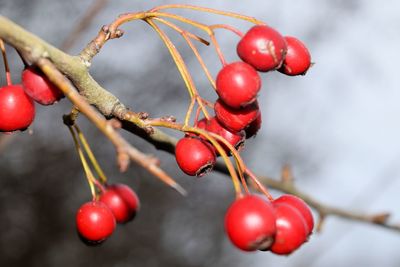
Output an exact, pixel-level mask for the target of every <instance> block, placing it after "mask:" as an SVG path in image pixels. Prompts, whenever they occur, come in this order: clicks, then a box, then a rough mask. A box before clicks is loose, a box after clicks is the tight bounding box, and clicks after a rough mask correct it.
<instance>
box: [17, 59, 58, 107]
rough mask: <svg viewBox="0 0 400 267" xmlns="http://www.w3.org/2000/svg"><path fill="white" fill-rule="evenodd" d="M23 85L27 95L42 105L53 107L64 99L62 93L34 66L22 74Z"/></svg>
mask: <svg viewBox="0 0 400 267" xmlns="http://www.w3.org/2000/svg"><path fill="white" fill-rule="evenodd" d="M22 84H23V85H24V88H25V91H26V93H27V94H28V95H29V96H30V97H32V98H33V100H35V101H36V102H38V103H39V104H41V105H45V106H46V105H52V104H54V103H55V102H56V101H58V100H60V99H61V98H63V97H64V94H63V93H62V91H60V90H59V89H58V88H57V87H56V86H55V85H54V84H53V83H52V82H50V81H49V79H48V78H47V77H46V76H45V75H44V74H43V73H42V71H41V70H40V69H38V68H36V67H33V66H30V67H28V68H26V69H25V70H24V71H23V72H22Z"/></svg>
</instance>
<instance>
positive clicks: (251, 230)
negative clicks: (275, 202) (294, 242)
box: [225, 195, 276, 251]
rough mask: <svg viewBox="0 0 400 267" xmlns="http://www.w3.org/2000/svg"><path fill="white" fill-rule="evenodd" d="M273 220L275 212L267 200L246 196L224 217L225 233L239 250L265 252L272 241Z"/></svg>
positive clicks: (274, 230) (274, 231)
mask: <svg viewBox="0 0 400 267" xmlns="http://www.w3.org/2000/svg"><path fill="white" fill-rule="evenodd" d="M275 219H276V218H275V211H274V209H273V207H272V205H271V203H270V202H269V201H268V200H266V199H264V198H262V197H260V196H257V195H247V196H244V197H242V198H240V199H237V200H236V201H235V202H233V203H232V204H231V206H230V207H229V209H228V211H227V212H226V215H225V231H226V233H227V235H228V236H229V239H230V240H231V241H232V243H233V244H234V245H235V246H236V247H238V248H239V249H241V250H244V251H254V250H257V249H260V250H267V249H268V248H269V247H270V246H271V244H272V243H273V241H274V236H275V233H276V225H275Z"/></svg>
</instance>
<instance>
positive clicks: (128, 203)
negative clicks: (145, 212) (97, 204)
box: [99, 184, 140, 223]
mask: <svg viewBox="0 0 400 267" xmlns="http://www.w3.org/2000/svg"><path fill="white" fill-rule="evenodd" d="M99 200H100V201H101V202H103V203H104V204H106V205H107V206H108V207H109V208H110V210H111V211H112V213H113V214H114V217H115V220H116V221H117V223H126V222H128V221H130V220H132V219H133V218H134V217H135V215H136V213H137V212H138V211H139V208H140V202H139V198H138V196H137V195H136V193H135V192H134V191H133V190H132V189H131V188H130V187H129V186H127V185H124V184H114V185H110V186H107V188H106V191H105V192H103V193H102V194H101V196H100V199H99Z"/></svg>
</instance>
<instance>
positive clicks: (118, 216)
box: [76, 184, 140, 245]
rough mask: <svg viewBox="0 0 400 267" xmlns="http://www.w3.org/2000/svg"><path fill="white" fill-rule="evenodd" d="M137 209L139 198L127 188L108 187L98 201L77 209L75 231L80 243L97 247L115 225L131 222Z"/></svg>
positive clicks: (117, 185) (121, 186) (118, 185)
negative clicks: (80, 240)
mask: <svg viewBox="0 0 400 267" xmlns="http://www.w3.org/2000/svg"><path fill="white" fill-rule="evenodd" d="M139 208H140V202H139V198H138V196H137V195H136V193H135V192H134V191H133V190H132V189H131V188H130V187H129V186H127V185H125V184H114V185H109V186H107V187H106V189H105V190H104V192H102V193H101V195H100V197H99V200H93V201H89V202H87V203H85V204H83V205H82V206H81V207H80V208H79V210H78V212H77V213H76V229H77V231H78V234H79V236H80V238H81V239H82V241H84V242H85V243H86V244H89V245H97V244H100V243H101V242H103V241H104V240H105V239H107V238H108V237H109V236H110V235H111V234H112V233H113V232H114V230H115V227H116V224H117V223H126V222H129V221H131V220H132V219H133V218H134V217H135V215H136V213H137V212H138V211H139Z"/></svg>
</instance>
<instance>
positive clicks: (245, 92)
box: [216, 62, 261, 108]
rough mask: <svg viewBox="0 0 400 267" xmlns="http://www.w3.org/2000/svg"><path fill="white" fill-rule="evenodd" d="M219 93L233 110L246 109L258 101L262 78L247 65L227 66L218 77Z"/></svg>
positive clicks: (240, 63) (239, 63) (234, 64)
mask: <svg viewBox="0 0 400 267" xmlns="http://www.w3.org/2000/svg"><path fill="white" fill-rule="evenodd" d="M216 85H217V93H218V95H219V97H220V98H221V99H222V101H224V103H225V104H226V105H228V106H230V107H232V108H241V107H245V106H247V105H249V104H251V103H253V102H254V101H255V100H256V97H257V94H258V92H259V91H260V88H261V78H260V76H259V75H258V73H257V71H256V70H255V69H254V68H253V67H252V66H250V65H249V64H247V63H244V62H234V63H231V64H229V65H226V66H225V67H223V68H222V70H221V71H220V72H219V73H218V75H217V81H216Z"/></svg>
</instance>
